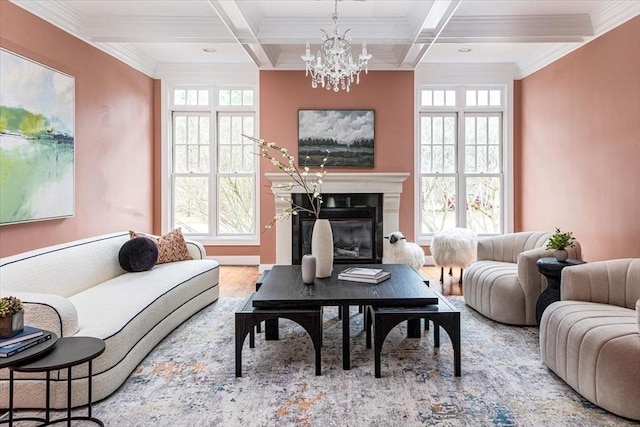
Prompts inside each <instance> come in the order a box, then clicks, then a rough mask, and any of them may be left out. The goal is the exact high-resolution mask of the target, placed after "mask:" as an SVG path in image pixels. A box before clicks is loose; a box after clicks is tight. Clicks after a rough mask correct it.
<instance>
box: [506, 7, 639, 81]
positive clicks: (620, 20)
mask: <svg viewBox="0 0 640 427" xmlns="http://www.w3.org/2000/svg"><path fill="white" fill-rule="evenodd" d="M638 15H640V1H625V0H612V1H609V2H607V4H606V5H605V6H604V7H603V8H602V9H601V10H600V11H599V12H598V13H597V14H594V16H593V18H592V23H593V30H594V35H593V37H589V38H588V40H585V41H584V42H582V43H563V44H560V45H553V46H549V47H546V48H543V49H541V50H540V51H539V52H538V54H537V55H534V56H530V57H528V58H526V59H523V60H522V61H518V63H517V65H518V69H519V72H518V79H523V78H525V77H527V76H529V75H531V74H533V73H535V72H536V71H538V70H540V69H542V68H544V67H546V66H547V65H549V64H551V63H552V62H555V61H557V60H558V59H560V58H562V57H563V56H565V55H567V54H569V53H571V52H573V51H574V50H576V49H578V48H580V47H582V46H584V45H586V44H587V43H589V42H590V41H591V40H594V39H596V38H597V37H600V36H601V35H603V34H604V33H606V32H608V31H610V30H612V29H613V28H616V27H618V26H620V25H622V24H624V23H625V22H627V21H628V20H630V19H632V18H634V17H636V16H638Z"/></svg>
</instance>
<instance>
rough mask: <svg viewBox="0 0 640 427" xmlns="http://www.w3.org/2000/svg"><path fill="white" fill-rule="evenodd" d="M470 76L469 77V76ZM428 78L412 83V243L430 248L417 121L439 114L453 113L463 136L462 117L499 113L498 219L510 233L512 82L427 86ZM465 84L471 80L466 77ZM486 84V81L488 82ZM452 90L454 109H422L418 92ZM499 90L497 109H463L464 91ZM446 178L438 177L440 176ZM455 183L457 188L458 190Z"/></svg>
mask: <svg viewBox="0 0 640 427" xmlns="http://www.w3.org/2000/svg"><path fill="white" fill-rule="evenodd" d="M469 76H471V74H469ZM464 79H465V78H464V77H459V76H456V78H454V79H453V80H458V81H460V80H462V81H463V80H464ZM429 80H430V78H429V76H426V75H424V76H423V75H416V78H415V82H414V89H415V92H414V93H415V94H416V95H415V98H414V99H415V126H414V140H415V144H414V176H415V180H414V206H415V208H414V230H415V241H416V242H417V243H418V244H421V245H430V244H431V241H432V239H433V234H429V235H425V234H422V233H421V179H422V177H423V175H424V174H423V173H422V171H421V164H420V155H421V151H420V148H421V143H420V137H421V129H420V117H421V116H422V115H423V114H424V113H436V114H437V113H441V114H448V113H452V112H455V113H456V114H457V120H458V131H459V134H458V135H459V136H460V135H464V134H463V133H461V130H463V129H464V118H465V114H482V113H487V114H490V113H501V114H502V128H501V136H502V149H501V152H500V156H501V174H502V180H501V185H502V191H503V195H502V200H501V205H502V206H501V211H500V215H501V219H502V231H501V232H502V233H509V232H513V230H514V167H513V161H514V160H513V80H505V81H504V82H503V83H499V82H495V81H490V82H489V81H488V82H487V83H482V82H478V83H463V82H462V81H460V82H459V83H444V82H443V81H442V79H439V80H440V81H437V80H438V79H435V80H436V81H435V82H434V83H430V82H429ZM469 80H473V78H471V77H469ZM489 80H490V79H489ZM452 88H455V90H456V91H457V95H456V104H457V105H456V107H451V106H446V105H445V106H422V91H423V90H451V89H452ZM491 89H500V90H501V99H500V102H501V106H499V107H497V106H491V105H488V106H480V107H478V106H469V107H467V106H466V105H465V103H466V102H465V97H466V91H467V90H491ZM463 150H464V144H463V143H461V141H458V148H457V150H456V156H457V158H456V161H458V159H459V156H461V155H463V154H464V153H463ZM444 175H449V174H441V176H444ZM456 175H457V176H458V177H459V179H461V178H464V177H465V176H469V175H470V174H465V173H464V172H459V173H458V172H457V173H456ZM493 175H494V174H484V176H487V177H488V176H493ZM461 185H462V184H461V183H458V184H457V186H461ZM456 215H464V211H463V212H456Z"/></svg>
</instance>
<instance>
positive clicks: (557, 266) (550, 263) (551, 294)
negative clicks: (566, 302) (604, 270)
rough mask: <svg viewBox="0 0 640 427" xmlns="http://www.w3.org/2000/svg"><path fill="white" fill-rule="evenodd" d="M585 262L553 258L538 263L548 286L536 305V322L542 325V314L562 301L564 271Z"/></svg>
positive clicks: (546, 258)
mask: <svg viewBox="0 0 640 427" xmlns="http://www.w3.org/2000/svg"><path fill="white" fill-rule="evenodd" d="M584 263H585V262H584V261H582V260H579V259H573V258H569V259H567V260H566V261H558V260H557V259H555V258H553V257H545V258H540V259H539V260H538V261H536V266H537V267H538V271H539V272H540V273H541V274H542V275H543V276H544V277H546V278H547V282H548V284H549V285H548V286H547V289H545V290H544V291H543V292H542V293H541V294H540V296H539V297H538V302H537V303H536V322H537V323H538V325H539V324H540V319H541V318H542V313H543V312H544V310H545V309H546V308H547V307H548V306H549V304H551V303H552V302H555V301H560V279H561V277H562V269H564V268H565V267H569V266H572V265H580V264H584Z"/></svg>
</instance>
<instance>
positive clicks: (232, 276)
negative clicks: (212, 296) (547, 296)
mask: <svg viewBox="0 0 640 427" xmlns="http://www.w3.org/2000/svg"><path fill="white" fill-rule="evenodd" d="M420 273H421V274H422V275H423V276H424V277H425V278H426V279H427V280H429V284H430V286H431V287H433V288H434V289H436V290H438V291H440V292H442V294H443V295H462V288H461V286H460V285H459V284H458V279H459V278H460V269H454V270H453V276H449V275H448V270H445V274H444V284H441V283H440V268H439V267H422V268H421V269H420ZM256 280H258V266H255V265H252V266H237V265H223V266H220V296H221V297H244V296H246V295H248V294H249V293H251V292H253V291H254V290H255V284H256Z"/></svg>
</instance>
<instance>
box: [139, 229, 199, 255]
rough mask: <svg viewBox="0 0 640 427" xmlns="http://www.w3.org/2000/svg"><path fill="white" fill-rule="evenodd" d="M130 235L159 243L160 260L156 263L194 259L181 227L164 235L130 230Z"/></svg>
mask: <svg viewBox="0 0 640 427" xmlns="http://www.w3.org/2000/svg"><path fill="white" fill-rule="evenodd" d="M129 237H130V238H132V239H133V238H136V237H146V238H148V239H151V240H153V241H154V242H155V243H156V245H158V262H157V263H156V264H164V263H167V262H174V261H184V260H187V259H193V258H192V257H191V255H189V250H188V249H187V243H186V242H185V241H184V236H182V231H181V230H180V228H176V229H175V230H171V231H170V232H168V233H167V234H165V235H163V236H154V235H153V234H145V233H139V232H137V231H132V230H129Z"/></svg>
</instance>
